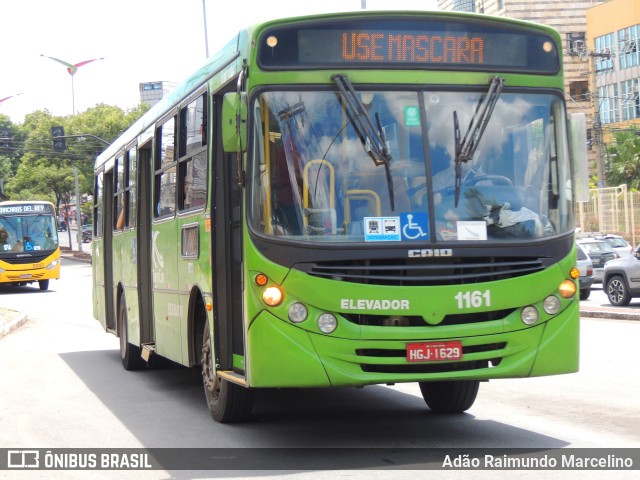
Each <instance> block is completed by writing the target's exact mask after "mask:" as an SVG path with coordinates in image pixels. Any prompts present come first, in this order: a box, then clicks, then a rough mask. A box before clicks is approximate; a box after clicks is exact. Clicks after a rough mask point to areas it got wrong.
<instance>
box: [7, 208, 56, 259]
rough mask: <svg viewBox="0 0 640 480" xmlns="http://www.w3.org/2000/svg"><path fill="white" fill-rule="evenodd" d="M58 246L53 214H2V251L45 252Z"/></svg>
mask: <svg viewBox="0 0 640 480" xmlns="http://www.w3.org/2000/svg"><path fill="white" fill-rule="evenodd" d="M56 248H58V232H57V229H56V221H55V218H54V216H53V215H51V214H36V215H33V214H13V215H0V253H21V252H40V251H42V252H44V251H49V250H55V249H56Z"/></svg>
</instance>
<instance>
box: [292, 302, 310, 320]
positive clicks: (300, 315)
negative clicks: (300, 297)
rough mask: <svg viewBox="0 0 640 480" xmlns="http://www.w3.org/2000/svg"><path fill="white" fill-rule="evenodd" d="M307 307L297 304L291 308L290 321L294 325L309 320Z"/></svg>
mask: <svg viewBox="0 0 640 480" xmlns="http://www.w3.org/2000/svg"><path fill="white" fill-rule="evenodd" d="M307 313H308V312H307V307H305V306H304V305H303V304H302V303H300V302H296V303H294V304H292V305H291V306H290V307H289V320H291V321H292V322H293V323H300V322H304V321H305V320H306V319H307Z"/></svg>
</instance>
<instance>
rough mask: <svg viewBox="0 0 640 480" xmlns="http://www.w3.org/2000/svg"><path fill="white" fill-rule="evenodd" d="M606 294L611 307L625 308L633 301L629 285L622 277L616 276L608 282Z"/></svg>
mask: <svg viewBox="0 0 640 480" xmlns="http://www.w3.org/2000/svg"><path fill="white" fill-rule="evenodd" d="M605 292H606V294H607V298H608V299H609V302H610V303H611V305H615V306H616V307H624V306H625V305H629V302H630V301H631V294H630V293H629V289H628V288H627V284H626V282H625V281H624V278H622V277H621V276H620V275H614V276H613V277H611V278H610V279H609V280H607V285H606V287H605Z"/></svg>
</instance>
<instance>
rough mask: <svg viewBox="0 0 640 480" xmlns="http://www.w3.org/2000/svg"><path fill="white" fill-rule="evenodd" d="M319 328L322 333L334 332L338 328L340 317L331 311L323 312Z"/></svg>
mask: <svg viewBox="0 0 640 480" xmlns="http://www.w3.org/2000/svg"><path fill="white" fill-rule="evenodd" d="M318 328H319V329H320V331H321V332H322V333H333V332H334V331H335V329H336V328H338V319H337V318H336V317H334V316H333V315H331V314H330V313H323V314H322V315H320V316H319V317H318Z"/></svg>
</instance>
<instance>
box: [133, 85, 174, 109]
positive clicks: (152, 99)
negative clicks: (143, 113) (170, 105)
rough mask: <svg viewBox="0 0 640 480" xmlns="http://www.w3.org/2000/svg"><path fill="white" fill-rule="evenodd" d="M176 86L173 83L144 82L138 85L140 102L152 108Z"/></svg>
mask: <svg viewBox="0 0 640 480" xmlns="http://www.w3.org/2000/svg"><path fill="white" fill-rule="evenodd" d="M176 85H177V84H176V83H175V82H167V81H160V82H144V83H141V84H140V102H141V103H143V102H144V103H147V104H148V105H149V106H150V107H153V106H154V105H155V104H156V103H158V102H159V101H160V100H161V99H162V97H164V96H165V95H166V94H167V93H169V92H170V91H171V90H173V88H174V87H175V86H176Z"/></svg>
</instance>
